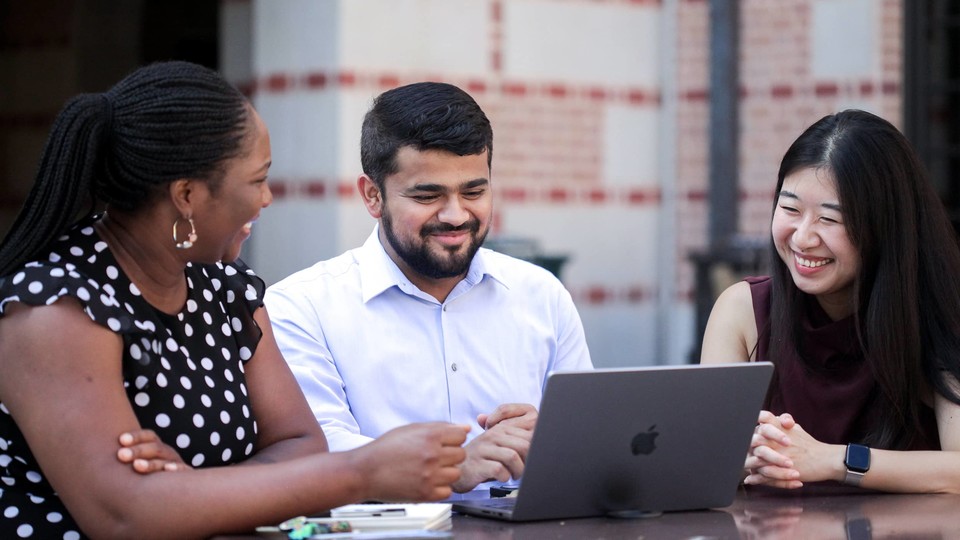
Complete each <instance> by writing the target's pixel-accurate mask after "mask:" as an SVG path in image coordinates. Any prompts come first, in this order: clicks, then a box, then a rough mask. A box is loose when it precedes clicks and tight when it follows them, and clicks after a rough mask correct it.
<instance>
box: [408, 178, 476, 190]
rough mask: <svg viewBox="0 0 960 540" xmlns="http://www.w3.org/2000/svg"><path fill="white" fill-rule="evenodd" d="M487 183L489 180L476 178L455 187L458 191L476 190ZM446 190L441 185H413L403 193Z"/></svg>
mask: <svg viewBox="0 0 960 540" xmlns="http://www.w3.org/2000/svg"><path fill="white" fill-rule="evenodd" d="M489 183H490V180H488V179H486V178H477V179H475V180H470V181H469V182H464V183H462V184H460V185H459V186H457V189H458V190H464V189H476V188H478V187H481V186H486V185H487V184H489ZM446 190H447V188H446V186H443V185H441V184H414V185H413V186H410V187H409V188H407V189H406V190H404V191H405V192H406V193H412V192H415V191H427V192H432V193H442V192H444V191H446Z"/></svg>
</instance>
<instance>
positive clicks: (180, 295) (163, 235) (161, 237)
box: [97, 211, 187, 314]
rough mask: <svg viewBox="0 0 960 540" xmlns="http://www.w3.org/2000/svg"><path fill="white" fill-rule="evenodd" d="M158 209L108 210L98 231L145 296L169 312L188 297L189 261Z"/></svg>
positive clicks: (161, 309) (160, 308) (176, 308)
mask: <svg viewBox="0 0 960 540" xmlns="http://www.w3.org/2000/svg"><path fill="white" fill-rule="evenodd" d="M167 221H168V220H166V219H163V217H161V216H160V215H157V213H156V212H151V211H145V212H141V213H138V214H125V213H119V212H109V213H104V216H103V219H101V220H100V221H99V222H98V223H97V232H98V233H99V234H100V237H101V238H103V241H104V242H106V243H107V245H108V246H110V250H111V251H112V252H113V256H114V258H116V259H117V263H118V264H119V265H120V268H121V269H122V270H123V272H124V274H126V275H127V277H128V278H129V279H130V281H131V282H132V283H133V284H134V285H136V286H137V288H138V289H139V290H140V293H141V294H142V295H143V297H144V299H145V300H146V301H147V302H149V303H150V304H151V305H152V306H154V307H155V308H157V309H159V310H160V311H163V312H165V313H168V314H174V313H178V312H179V311H180V310H181V308H182V307H183V304H184V302H186V300H187V283H186V280H185V279H184V276H183V270H184V268H185V267H186V262H185V261H184V260H183V259H182V258H181V257H180V256H179V254H178V253H177V250H176V248H175V247H174V245H173V240H172V239H171V238H170V231H169V230H167V228H166V227H164V226H162V225H159V224H162V223H166V222H167Z"/></svg>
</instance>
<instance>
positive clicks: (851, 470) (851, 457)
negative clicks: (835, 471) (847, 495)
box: [843, 444, 870, 486]
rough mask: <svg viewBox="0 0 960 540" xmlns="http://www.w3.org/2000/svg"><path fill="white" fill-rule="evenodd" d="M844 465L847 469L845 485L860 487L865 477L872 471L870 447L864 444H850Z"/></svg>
mask: <svg viewBox="0 0 960 540" xmlns="http://www.w3.org/2000/svg"><path fill="white" fill-rule="evenodd" d="M843 464H844V465H845V466H846V467H847V474H846V476H845V477H844V479H843V483H844V484H847V485H848V486H859V485H860V482H861V481H862V480H863V475H865V474H866V473H867V471H869V470H870V447H868V446H864V445H862V444H848V445H847V452H846V454H845V455H844V458H843Z"/></svg>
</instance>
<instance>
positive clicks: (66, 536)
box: [63, 531, 80, 540]
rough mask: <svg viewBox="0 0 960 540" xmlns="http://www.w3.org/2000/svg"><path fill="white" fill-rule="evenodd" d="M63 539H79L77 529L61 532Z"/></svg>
mask: <svg viewBox="0 0 960 540" xmlns="http://www.w3.org/2000/svg"><path fill="white" fill-rule="evenodd" d="M63 540H80V533H78V532H77V531H67V532H65V533H63Z"/></svg>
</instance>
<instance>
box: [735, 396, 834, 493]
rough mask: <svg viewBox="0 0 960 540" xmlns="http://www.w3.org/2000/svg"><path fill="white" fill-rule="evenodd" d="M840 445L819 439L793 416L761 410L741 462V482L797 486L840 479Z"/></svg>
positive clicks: (792, 487) (785, 486) (786, 486)
mask: <svg viewBox="0 0 960 540" xmlns="http://www.w3.org/2000/svg"><path fill="white" fill-rule="evenodd" d="M842 465H843V446H840V445H832V444H825V443H822V442H820V441H818V440H816V439H815V438H813V437H812V436H811V435H810V434H809V433H807V432H806V431H805V430H804V429H803V427H802V426H800V424H798V423H797V422H796V420H794V418H793V416H791V415H790V414H787V413H784V414H781V415H779V416H776V415H774V414H773V413H771V412H769V411H761V412H760V416H759V419H758V423H757V429H756V431H755V432H754V434H753V439H752V440H751V442H750V452H749V454H748V455H747V460H746V462H745V463H744V468H745V469H746V470H747V477H746V478H744V480H743V483H744V484H753V485H768V486H774V487H779V488H786V489H796V488H799V487H801V486H803V483H804V482H820V481H823V480H840V479H841V477H842V473H843V471H842Z"/></svg>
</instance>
